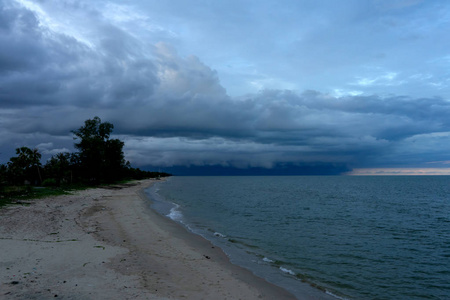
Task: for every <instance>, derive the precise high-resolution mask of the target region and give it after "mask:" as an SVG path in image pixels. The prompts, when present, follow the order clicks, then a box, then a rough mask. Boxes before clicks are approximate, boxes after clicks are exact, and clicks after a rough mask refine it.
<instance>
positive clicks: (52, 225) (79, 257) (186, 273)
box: [0, 180, 309, 299]
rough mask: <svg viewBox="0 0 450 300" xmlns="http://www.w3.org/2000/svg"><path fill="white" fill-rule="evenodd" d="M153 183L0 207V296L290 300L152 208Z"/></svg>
mask: <svg viewBox="0 0 450 300" xmlns="http://www.w3.org/2000/svg"><path fill="white" fill-rule="evenodd" d="M153 182H154V180H143V181H139V182H137V183H136V184H134V185H131V184H127V185H117V186H112V187H100V188H95V189H89V190H84V191H77V192H74V194H72V195H64V196H57V197H49V198H45V199H39V200H34V201H31V203H32V204H30V205H29V206H24V207H22V206H9V207H7V208H3V209H0V248H1V249H2V255H1V256H0V285H1V288H0V291H1V292H0V297H4V298H6V299H25V298H28V299H48V298H49V297H58V298H62V299H131V298H132V299H180V298H183V299H239V298H241V299H295V297H294V296H293V295H292V294H290V293H289V292H287V291H286V290H284V289H282V288H280V287H278V286H275V285H273V284H270V283H268V282H267V281H265V280H264V279H262V278H260V277H257V276H256V275H254V274H253V273H251V272H250V271H248V270H247V269H244V268H242V267H239V266H237V265H234V264H232V263H231V262H230V261H229V258H228V257H227V256H226V255H225V254H224V252H223V251H222V250H221V249H220V248H218V247H215V246H213V245H212V244H211V242H209V241H208V240H206V239H204V238H203V237H201V236H198V235H195V234H194V233H192V232H189V231H188V230H187V229H186V228H184V227H182V226H181V225H180V224H178V223H176V222H174V221H172V220H170V219H169V218H166V217H164V216H162V215H160V214H158V213H157V212H156V211H154V210H152V209H150V208H149V207H148V205H146V203H145V201H146V200H147V199H148V198H147V197H146V196H145V195H144V193H143V190H144V189H145V188H147V187H149V186H150V185H151V184H153ZM144 197H145V198H144ZM149 201H150V200H149ZM308 299H309V297H308Z"/></svg>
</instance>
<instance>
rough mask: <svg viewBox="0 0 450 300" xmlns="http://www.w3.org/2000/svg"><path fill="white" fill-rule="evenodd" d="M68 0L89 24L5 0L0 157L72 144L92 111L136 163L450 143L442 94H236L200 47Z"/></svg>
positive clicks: (299, 157)
mask: <svg viewBox="0 0 450 300" xmlns="http://www.w3.org/2000/svg"><path fill="white" fill-rule="evenodd" d="M43 3H47V2H45V1H44V2H43ZM64 3H66V2H64ZM66 5H69V7H68V8H70V9H71V12H73V14H74V15H75V16H77V18H78V17H79V16H85V17H86V20H85V21H86V22H87V23H89V26H88V27H89V29H90V30H91V31H90V33H89V34H86V35H85V36H83V35H81V37H80V34H79V33H74V34H69V33H65V32H63V31H58V30H56V29H54V28H52V26H50V25H48V24H45V23H43V17H39V16H38V15H37V12H36V11H32V10H31V9H28V8H25V7H24V6H21V5H19V4H17V3H16V2H12V3H10V2H7V1H3V0H0V7H1V9H0V138H1V139H2V145H1V147H0V148H1V149H0V152H2V153H3V155H2V157H1V161H2V162H5V159H6V160H7V159H8V158H9V157H8V156H5V155H6V154H7V153H11V154H12V152H13V149H14V148H15V147H20V146H22V145H25V146H29V147H36V146H38V147H39V148H40V149H41V151H42V152H43V153H44V154H46V155H51V154H54V153H56V152H58V151H67V150H70V149H72V148H71V147H72V143H73V141H72V140H71V134H70V131H71V130H74V129H76V128H78V127H79V126H81V125H82V124H83V121H84V120H86V119H88V118H92V117H94V116H100V117H101V118H102V120H103V121H109V122H111V123H113V124H114V125H115V131H114V132H115V133H116V134H118V135H119V136H120V137H121V138H122V139H123V140H124V141H125V142H126V147H125V150H126V155H127V159H130V160H131V161H132V162H133V163H134V164H136V165H154V166H190V165H192V166H213V167H215V166H221V167H237V168H273V167H276V166H294V167H298V168H300V167H303V168H306V166H312V165H315V166H319V167H320V168H322V169H328V168H330V166H335V168H336V170H341V171H342V170H347V169H346V166H350V167H352V166H364V165H370V164H372V165H383V164H389V163H395V162H399V161H400V162H402V163H405V164H406V163H407V162H406V159H404V157H405V155H407V157H408V158H407V160H408V161H409V162H413V163H416V164H420V163H425V162H428V161H432V160H436V159H435V158H439V159H440V160H445V153H444V151H443V150H439V151H436V150H434V151H431V150H430V147H431V146H428V145H436V144H435V143H438V144H439V147H438V148H439V149H443V146H446V145H448V144H449V143H448V142H447V141H446V138H447V136H446V134H447V132H450V128H449V126H450V124H449V121H448V117H447V116H448V115H449V113H450V105H449V102H448V101H446V100H444V99H442V98H438V97H433V98H431V97H430V98H420V99H416V98H413V97H404V96H402V97H400V96H384V97H381V96H376V95H371V96H343V97H336V96H332V95H330V94H326V93H321V92H318V91H305V92H303V93H298V92H293V91H289V90H276V89H274V90H269V89H266V90H262V91H261V92H259V93H254V94H249V95H246V96H242V97H230V96H228V95H227V92H226V90H225V88H224V87H223V86H222V85H221V83H220V79H219V75H218V74H217V72H216V71H215V70H213V69H212V68H210V67H209V66H208V65H206V64H205V63H203V62H202V61H201V60H200V59H199V58H198V57H196V56H192V55H191V56H181V55H179V54H178V53H177V51H176V49H175V48H174V47H173V46H172V45H170V44H168V43H165V42H159V43H153V42H151V43H149V42H147V41H145V40H141V39H139V38H138V37H136V36H134V35H132V34H131V33H130V32H128V31H126V30H124V29H123V28H121V27H119V26H116V25H115V24H114V23H113V22H109V21H108V20H107V19H106V18H105V17H104V15H103V14H102V13H101V12H100V11H99V10H95V9H91V10H89V11H88V13H87V15H85V14H84V13H85V11H86V8H85V7H84V6H79V5H77V4H76V3H69V2H67V3H66ZM78 15H79V16H78ZM161 32H163V31H161ZM161 32H159V33H158V34H161ZM91 36H94V37H95V38H91ZM83 37H85V39H84V38H83ZM168 40H170V39H168ZM4 156H5V157H4ZM319 167H318V168H319ZM333 168H334V167H333Z"/></svg>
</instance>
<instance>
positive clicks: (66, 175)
mask: <svg viewBox="0 0 450 300" xmlns="http://www.w3.org/2000/svg"><path fill="white" fill-rule="evenodd" d="M113 128H114V125H113V124H111V123H109V122H102V121H101V119H100V118H99V117H94V118H93V119H89V120H86V121H85V122H84V125H83V126H81V127H80V128H78V129H77V130H73V131H72V133H73V135H74V139H75V143H74V146H75V149H76V150H77V151H76V152H72V153H69V152H61V153H58V154H56V155H53V156H52V157H51V158H50V159H49V160H47V161H46V162H45V164H42V163H41V158H42V155H41V153H40V152H39V150H38V149H37V148H34V149H31V148H28V147H20V148H17V149H16V156H14V157H11V158H10V160H9V162H8V163H6V164H1V165H0V206H1V205H2V203H5V202H8V201H10V200H11V199H12V198H15V199H17V198H20V199H24V198H27V197H36V196H37V197H38V196H39V195H43V196H46V195H49V194H53V193H63V192H64V190H67V189H72V188H79V187H86V186H95V185H99V184H112V183H116V182H120V181H124V180H134V179H137V180H139V179H144V178H160V177H165V176H170V174H168V173H161V172H149V171H143V170H141V169H139V168H133V167H131V164H130V162H129V161H125V157H124V153H123V147H124V145H125V143H124V142H123V141H121V140H119V139H113V138H111V133H112V131H113Z"/></svg>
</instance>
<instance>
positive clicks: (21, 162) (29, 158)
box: [8, 147, 42, 184]
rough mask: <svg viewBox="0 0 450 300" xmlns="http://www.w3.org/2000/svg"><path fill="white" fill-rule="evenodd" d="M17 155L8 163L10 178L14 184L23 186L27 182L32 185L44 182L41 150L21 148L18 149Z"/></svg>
mask: <svg viewBox="0 0 450 300" xmlns="http://www.w3.org/2000/svg"><path fill="white" fill-rule="evenodd" d="M16 154H17V156H15V157H11V158H10V161H9V162H8V178H10V180H11V181H12V183H14V184H23V183H24V182H25V181H26V180H27V181H30V182H31V183H37V182H38V181H39V182H42V178H41V171H40V167H41V154H40V153H39V150H38V149H30V148H28V147H20V148H17V149H16Z"/></svg>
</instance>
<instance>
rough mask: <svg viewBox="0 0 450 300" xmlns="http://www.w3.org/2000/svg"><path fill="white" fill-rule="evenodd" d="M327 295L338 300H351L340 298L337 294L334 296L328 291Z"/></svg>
mask: <svg viewBox="0 0 450 300" xmlns="http://www.w3.org/2000/svg"><path fill="white" fill-rule="evenodd" d="M325 294H327V295H330V296H332V297H334V298H336V299H339V300H349V299H348V298H344V297H341V296H338V295H336V294H333V293H332V292H330V291H328V290H326V291H325Z"/></svg>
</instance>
